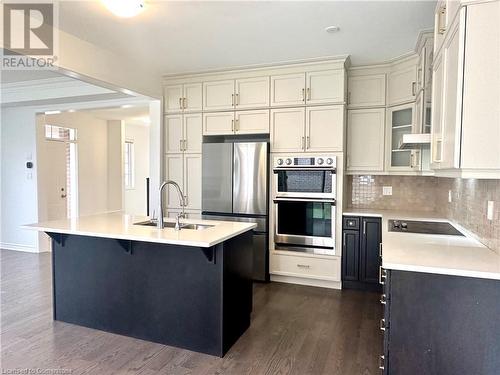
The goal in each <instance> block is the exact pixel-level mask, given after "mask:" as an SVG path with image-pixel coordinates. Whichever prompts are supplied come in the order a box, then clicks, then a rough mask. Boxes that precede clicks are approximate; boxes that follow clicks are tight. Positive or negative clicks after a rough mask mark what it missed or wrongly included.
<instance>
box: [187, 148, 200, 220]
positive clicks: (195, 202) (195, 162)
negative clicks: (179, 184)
mask: <svg viewBox="0 0 500 375" xmlns="http://www.w3.org/2000/svg"><path fill="white" fill-rule="evenodd" d="M201 174H202V170H201V154H188V155H185V156H184V189H183V193H184V194H185V196H184V204H185V207H186V208H187V209H192V210H201Z"/></svg>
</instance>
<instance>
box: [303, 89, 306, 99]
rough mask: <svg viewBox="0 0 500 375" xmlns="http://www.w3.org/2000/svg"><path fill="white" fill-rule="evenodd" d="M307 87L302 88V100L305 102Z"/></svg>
mask: <svg viewBox="0 0 500 375" xmlns="http://www.w3.org/2000/svg"><path fill="white" fill-rule="evenodd" d="M305 92H306V89H302V101H303V102H305V101H306V93H305Z"/></svg>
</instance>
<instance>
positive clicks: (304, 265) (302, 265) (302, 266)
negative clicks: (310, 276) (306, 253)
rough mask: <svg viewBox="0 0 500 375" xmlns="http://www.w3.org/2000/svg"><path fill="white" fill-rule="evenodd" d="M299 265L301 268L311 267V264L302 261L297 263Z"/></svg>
mask: <svg viewBox="0 0 500 375" xmlns="http://www.w3.org/2000/svg"><path fill="white" fill-rule="evenodd" d="M297 267H299V268H311V266H310V265H308V264H300V263H297Z"/></svg>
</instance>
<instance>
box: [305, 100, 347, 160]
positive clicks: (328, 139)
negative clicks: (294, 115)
mask: <svg viewBox="0 0 500 375" xmlns="http://www.w3.org/2000/svg"><path fill="white" fill-rule="evenodd" d="M343 134H344V106H343V105H332V106H321V107H310V108H307V109H306V151H308V152H309V151H311V152H323V151H324V152H334V151H342V150H343V148H344V137H343Z"/></svg>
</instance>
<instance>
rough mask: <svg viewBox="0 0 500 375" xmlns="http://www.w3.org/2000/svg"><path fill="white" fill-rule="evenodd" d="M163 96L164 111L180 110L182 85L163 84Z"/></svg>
mask: <svg viewBox="0 0 500 375" xmlns="http://www.w3.org/2000/svg"><path fill="white" fill-rule="evenodd" d="M163 96H164V98H165V112H166V113H174V112H180V111H181V110H182V85H171V86H165V88H164V89H163Z"/></svg>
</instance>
